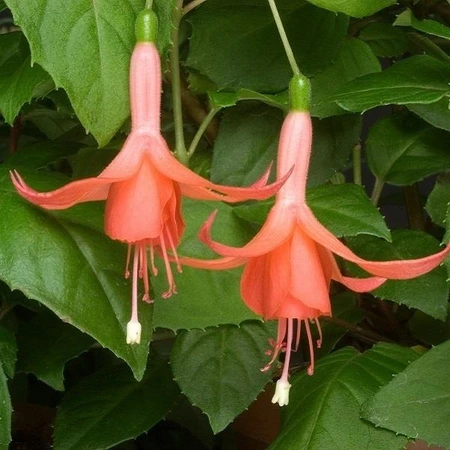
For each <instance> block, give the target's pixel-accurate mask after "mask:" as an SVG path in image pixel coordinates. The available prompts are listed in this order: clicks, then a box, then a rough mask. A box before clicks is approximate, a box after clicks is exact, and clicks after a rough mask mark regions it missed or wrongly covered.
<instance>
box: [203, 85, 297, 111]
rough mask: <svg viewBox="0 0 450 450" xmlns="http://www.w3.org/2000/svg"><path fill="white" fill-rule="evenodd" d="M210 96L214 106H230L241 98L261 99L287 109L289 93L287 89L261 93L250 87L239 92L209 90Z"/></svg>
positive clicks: (268, 103) (271, 104) (270, 104)
mask: <svg viewBox="0 0 450 450" xmlns="http://www.w3.org/2000/svg"><path fill="white" fill-rule="evenodd" d="M208 97H209V100H210V102H211V105H212V106H213V107H214V108H228V107H230V106H234V105H236V103H237V102H238V101H240V100H259V101H261V102H263V103H266V104H267V105H269V106H275V107H276V108H281V109H287V107H288V103H289V98H288V97H289V94H288V92H287V91H284V92H281V93H279V94H275V95H268V94H260V93H259V92H255V91H252V90H250V89H239V90H238V91H237V92H213V91H208Z"/></svg>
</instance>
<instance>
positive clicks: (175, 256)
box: [166, 230, 183, 273]
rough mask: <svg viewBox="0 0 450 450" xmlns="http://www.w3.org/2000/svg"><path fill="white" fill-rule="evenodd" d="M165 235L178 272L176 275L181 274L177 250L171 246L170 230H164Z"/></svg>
mask: <svg viewBox="0 0 450 450" xmlns="http://www.w3.org/2000/svg"><path fill="white" fill-rule="evenodd" d="M166 233H167V238H168V239H169V245H170V249H171V250H172V255H173V257H174V259H175V263H176V265H177V271H178V273H182V272H183V269H182V268H181V264H180V261H179V259H178V253H177V248H176V247H175V245H174V244H173V239H172V235H171V233H170V230H166Z"/></svg>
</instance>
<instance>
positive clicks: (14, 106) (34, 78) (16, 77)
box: [0, 32, 53, 124]
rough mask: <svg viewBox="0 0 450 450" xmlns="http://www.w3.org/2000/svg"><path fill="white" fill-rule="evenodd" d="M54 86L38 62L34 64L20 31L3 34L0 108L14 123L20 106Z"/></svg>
mask: <svg viewBox="0 0 450 450" xmlns="http://www.w3.org/2000/svg"><path fill="white" fill-rule="evenodd" d="M52 89H53V81H52V79H51V78H50V76H49V75H48V73H46V72H45V71H44V70H42V69H41V67H39V66H38V65H34V66H33V67H32V66H31V56H30V50H29V48H28V45H27V43H26V41H25V38H24V37H23V34H22V33H20V32H16V33H7V34H2V35H0V112H1V113H2V115H3V117H4V118H5V120H6V122H8V123H11V124H12V123H13V121H14V119H15V118H16V116H17V115H18V114H19V111H20V108H21V107H22V106H23V105H24V104H25V103H29V102H30V101H31V100H32V99H33V98H35V97H40V96H43V95H45V94H46V93H48V92H49V91H51V90H52Z"/></svg>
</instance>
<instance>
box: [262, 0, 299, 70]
mask: <svg viewBox="0 0 450 450" xmlns="http://www.w3.org/2000/svg"><path fill="white" fill-rule="evenodd" d="M268 2H269V6H270V9H271V10H272V15H273V18H274V20H275V23H276V25H277V28H278V33H279V35H280V38H281V41H282V42H283V46H284V51H285V52H286V56H287V58H288V60H289V64H290V65H291V68H292V72H293V73H294V75H300V69H299V68H298V65H297V61H295V56H294V52H293V51H292V47H291V44H289V39H288V37H287V35H286V31H285V30H284V27H283V22H282V21H281V17H280V13H279V12H278V9H277V5H276V4H275V0H268Z"/></svg>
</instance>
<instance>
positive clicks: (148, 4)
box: [145, 0, 153, 9]
mask: <svg viewBox="0 0 450 450" xmlns="http://www.w3.org/2000/svg"><path fill="white" fill-rule="evenodd" d="M152 6H153V0H146V2H145V8H146V9H152Z"/></svg>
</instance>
